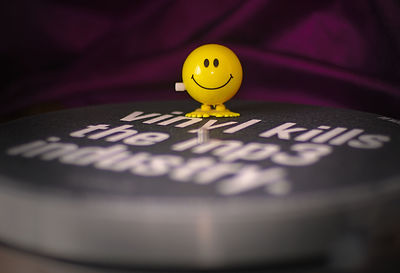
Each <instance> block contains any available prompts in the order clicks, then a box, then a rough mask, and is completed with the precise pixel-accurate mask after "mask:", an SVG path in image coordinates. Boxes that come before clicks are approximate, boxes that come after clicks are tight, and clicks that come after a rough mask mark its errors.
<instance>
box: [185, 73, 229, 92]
mask: <svg viewBox="0 0 400 273" xmlns="http://www.w3.org/2000/svg"><path fill="white" fill-rule="evenodd" d="M231 79H233V76H232V74H229V80H228V81H227V82H226V83H224V84H223V85H221V86H218V87H205V86H202V85H201V84H199V83H198V82H196V80H195V79H194V75H193V74H192V80H193V81H194V82H195V83H196V84H197V85H198V86H200V87H201V88H204V89H207V90H216V89H220V88H222V87H224V86H225V85H227V84H228V83H229V82H230V81H231Z"/></svg>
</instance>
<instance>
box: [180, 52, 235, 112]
mask: <svg viewBox="0 0 400 273" xmlns="http://www.w3.org/2000/svg"><path fill="white" fill-rule="evenodd" d="M242 77H243V71H242V66H241V64H240V61H239V59H238V57H237V56H236V55H235V53H233V51H232V50H230V49H229V48H227V47H225V46H222V45H217V44H207V45H203V46H200V47H198V48H196V49H195V50H193V51H192V52H191V53H190V54H189V56H188V57H187V58H186V61H185V63H184V64H183V69H182V79H183V83H184V84H185V87H186V90H187V91H188V93H189V95H190V96H191V97H192V98H194V99H195V100H197V101H199V102H201V103H203V104H206V105H218V104H222V103H224V102H226V101H227V100H229V99H230V98H232V97H233V96H234V95H235V94H236V92H237V91H238V90H239V88H240V85H241V83H242Z"/></svg>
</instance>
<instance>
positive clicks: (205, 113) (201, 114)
mask: <svg viewBox="0 0 400 273" xmlns="http://www.w3.org/2000/svg"><path fill="white" fill-rule="evenodd" d="M212 112H213V110H211V106H210V105H207V104H202V105H201V107H200V108H198V109H196V110H194V111H193V112H190V113H187V114H186V115H185V116H187V117H191V118H208V117H209V116H210V115H211V113H212Z"/></svg>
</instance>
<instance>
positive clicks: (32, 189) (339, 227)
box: [0, 101, 400, 267]
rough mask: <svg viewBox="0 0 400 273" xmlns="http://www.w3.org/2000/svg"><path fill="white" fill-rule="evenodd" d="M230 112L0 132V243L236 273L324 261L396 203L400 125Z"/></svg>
mask: <svg viewBox="0 0 400 273" xmlns="http://www.w3.org/2000/svg"><path fill="white" fill-rule="evenodd" d="M228 106H229V108H230V110H232V111H235V112H239V113H240V114H241V116H240V117H238V118H214V117H213V118H187V117H185V116H184V114H185V113H187V112H190V111H192V110H193V109H194V108H195V107H196V105H195V104H194V103H192V102H187V101H176V102H141V103H129V104H121V105H105V106H94V107H87V108H80V109H71V110H66V111H59V112H53V113H48V114H43V115H38V116H33V117H28V118H24V119H20V120H17V121H13V122H9V123H6V124H3V125H1V126H0V139H1V142H0V214H1V215H2V216H3V218H2V219H7V221H1V223H0V239H1V240H2V241H4V242H7V243H10V244H13V245H16V246H20V247H23V248H26V249H30V250H35V251H39V252H41V253H45V254H48V255H52V256H57V257H62V258H66V259H72V260H77V261H90V262H99V263H113V264H115V263H117V264H141V265H146V264H151V265H161V266H163V265H174V266H194V267H197V266H198V267H214V266H226V265H229V266H230V265H238V264H240V265H246V264H251V263H255V262H269V261H276V260H282V259H287V258H299V257H303V256H312V255H319V254H321V253H325V252H328V251H329V250H330V248H331V246H332V244H333V242H334V241H335V240H337V238H339V237H340V236H341V235H342V234H344V233H346V231H347V230H348V229H349V228H351V226H352V225H355V226H357V227H358V228H359V227H360V226H361V227H363V228H365V229H366V230H370V229H371V228H372V229H373V228H374V226H375V224H376V223H375V222H374V221H373V220H372V222H371V219H370V217H368V212H369V211H370V210H371V209H375V210H377V211H378V214H384V208H385V204H386V202H392V200H395V201H398V200H399V189H400V187H399V186H400V171H399V169H398V158H397V157H398V154H399V152H400V134H399V132H400V131H399V126H400V125H399V121H397V120H394V119H391V118H388V117H382V116H379V115H375V114H370V113H362V112H356V111H350V110H344V109H333V108H325V107H315V106H305V105H293V104H283V103H266V102H248V101H236V102H232V103H231V104H229V105H228ZM349 219H352V220H349ZM354 219H357V220H356V221H354Z"/></svg>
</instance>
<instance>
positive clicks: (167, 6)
mask: <svg viewBox="0 0 400 273" xmlns="http://www.w3.org/2000/svg"><path fill="white" fill-rule="evenodd" d="M4 2H8V3H4ZM0 8H1V10H0V20H1V42H0V54H1V55H0V56H1V60H2V62H1V63H2V66H3V72H2V77H1V83H0V84H1V93H2V95H1V109H0V115H3V116H10V115H15V114H16V113H17V114H18V113H27V112H29V109H35V111H43V110H44V109H46V107H47V108H48V105H52V106H50V108H52V107H53V108H65V107H75V106H83V105H92V104H100V103H111V102H113V103H114V102H126V101H137V100H154V99H157V100H158V99H181V98H189V96H188V94H186V93H177V92H174V83H175V82H176V81H181V68H182V64H183V62H184V60H185V58H186V56H187V55H188V54H189V52H190V51H191V50H193V49H194V48H196V47H197V46H199V45H201V44H205V43H220V44H224V45H226V46H228V47H230V48H231V49H233V50H234V51H235V52H236V53H237V55H238V56H239V59H240V60H241V62H242V65H243V69H244V79H243V84H242V88H241V90H240V91H239V92H238V94H237V95H236V98H243V99H257V100H268V101H285V102H298V103H306V104H315V105H329V106H339V107H346V108H352V109H359V110H364V111H369V112H375V113H380V114H384V115H389V116H393V117H400V103H399V102H400V100H399V97H400V3H399V2H398V1H396V0H387V1H384V0H381V1H379V0H371V1H366V0H353V1H346V0H342V1H338V0H336V1H334V0H332V1H329V0H324V1H319V0H315V1H306V0H303V1H289V0H281V1H277V0H275V1H238V0H236V1H233V0H232V1H72V0H64V1H44V0H42V1H28V0H26V1H3V3H2V4H0ZM54 106H55V107H54Z"/></svg>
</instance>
